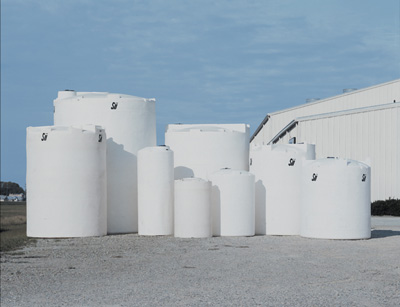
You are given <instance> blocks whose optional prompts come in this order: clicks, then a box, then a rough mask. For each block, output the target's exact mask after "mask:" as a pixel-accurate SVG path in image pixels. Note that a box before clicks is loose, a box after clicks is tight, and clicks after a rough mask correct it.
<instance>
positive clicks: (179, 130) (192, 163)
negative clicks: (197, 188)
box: [165, 124, 250, 180]
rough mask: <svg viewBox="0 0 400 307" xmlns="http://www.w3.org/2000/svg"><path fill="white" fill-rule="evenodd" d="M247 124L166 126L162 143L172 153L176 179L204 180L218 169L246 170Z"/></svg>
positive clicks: (247, 159) (247, 152) (247, 151)
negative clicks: (169, 148) (193, 178)
mask: <svg viewBox="0 0 400 307" xmlns="http://www.w3.org/2000/svg"><path fill="white" fill-rule="evenodd" d="M249 136H250V135H249V125H246V124H221V125H217V124H216V125H206V124H203V125H180V124H175V125H168V126H167V129H166V133H165V144H166V145H168V146H169V147H171V150H173V152H174V155H175V179H181V178H188V177H198V178H203V179H205V180H208V179H209V176H210V175H211V174H212V173H214V172H216V171H218V170H220V169H221V168H225V167H228V168H232V169H240V170H246V171H248V170H249Z"/></svg>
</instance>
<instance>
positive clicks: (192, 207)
mask: <svg viewBox="0 0 400 307" xmlns="http://www.w3.org/2000/svg"><path fill="white" fill-rule="evenodd" d="M174 216H175V219H174V236H175V237H178V238H208V237H211V236H212V230H211V182H210V181H207V180H203V179H201V178H183V179H179V180H175V207H174Z"/></svg>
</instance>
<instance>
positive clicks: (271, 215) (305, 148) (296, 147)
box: [250, 144, 315, 235]
mask: <svg viewBox="0 0 400 307" xmlns="http://www.w3.org/2000/svg"><path fill="white" fill-rule="evenodd" d="M312 159H315V145H311V144H287V145H271V146H269V145H256V146H252V147H251V150H250V172H251V173H253V174H254V175H255V181H256V183H255V186H256V188H255V190H256V221H255V225H256V226H255V229H256V234H261V235H263V234H267V235H299V234H300V210H301V173H302V166H303V163H304V161H305V160H312Z"/></svg>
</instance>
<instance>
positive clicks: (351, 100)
mask: <svg viewBox="0 0 400 307" xmlns="http://www.w3.org/2000/svg"><path fill="white" fill-rule="evenodd" d="M393 100H396V101H400V80H394V81H391V82H387V83H384V84H380V85H376V86H372V87H368V88H365V89H360V90H357V91H354V92H350V93H345V94H342V95H339V96H335V97H331V98H327V99H322V100H318V101H316V102H311V103H307V104H303V105H300V106H297V107H294V108H291V109H286V110H282V111H279V112H274V113H271V114H270V116H271V117H270V118H269V120H268V122H267V123H266V125H265V126H264V127H263V128H262V129H261V130H260V131H259V133H258V134H257V135H256V136H255V137H254V139H253V141H252V143H253V144H267V143H268V142H269V141H270V140H271V139H272V138H273V137H274V136H275V135H276V134H277V133H278V132H279V131H281V129H283V128H284V127H285V126H286V125H287V124H288V123H289V122H290V121H291V120H293V119H295V118H296V117H301V116H308V115H314V114H322V113H330V112H336V111H342V110H349V109H356V108H362V107H369V106H374V105H382V104H387V103H391V102H393Z"/></svg>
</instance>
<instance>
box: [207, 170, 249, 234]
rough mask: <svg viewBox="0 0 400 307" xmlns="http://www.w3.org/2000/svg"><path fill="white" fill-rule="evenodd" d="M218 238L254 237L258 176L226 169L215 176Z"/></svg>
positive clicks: (212, 178)
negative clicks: (255, 185) (255, 180)
mask: <svg viewBox="0 0 400 307" xmlns="http://www.w3.org/2000/svg"><path fill="white" fill-rule="evenodd" d="M211 182H212V192H211V193H212V194H211V195H212V196H211V200H212V220H213V235H215V236H254V222H255V221H254V218H255V216H254V215H255V203H254V175H253V174H251V173H249V172H246V171H239V170H232V169H222V170H220V171H217V172H215V173H213V174H212V175H211Z"/></svg>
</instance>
